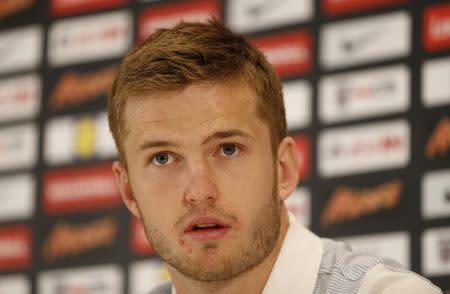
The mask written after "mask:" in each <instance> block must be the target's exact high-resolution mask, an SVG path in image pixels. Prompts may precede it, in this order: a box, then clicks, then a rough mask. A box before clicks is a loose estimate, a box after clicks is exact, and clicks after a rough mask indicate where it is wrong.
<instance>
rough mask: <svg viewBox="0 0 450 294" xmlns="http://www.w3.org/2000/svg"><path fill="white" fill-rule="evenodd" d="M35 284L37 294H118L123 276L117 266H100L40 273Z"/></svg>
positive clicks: (120, 291)
mask: <svg viewBox="0 0 450 294" xmlns="http://www.w3.org/2000/svg"><path fill="white" fill-rule="evenodd" d="M37 283H38V285H37V289H38V293H46V294H60V293H95V294H120V293H122V287H123V283H124V276H123V273H122V270H121V269H120V267H119V266H117V265H102V266H92V267H81V268H72V269H65V270H53V271H47V272H42V273H40V274H39V276H38V281H37Z"/></svg>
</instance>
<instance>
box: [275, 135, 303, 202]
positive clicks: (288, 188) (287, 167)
mask: <svg viewBox="0 0 450 294" xmlns="http://www.w3.org/2000/svg"><path fill="white" fill-rule="evenodd" d="M297 160H298V159H297V147H296V145H295V141H294V140H293V139H292V138H291V137H285V138H284V139H283V140H282V141H281V143H280V144H279V145H278V151H277V170H278V195H279V197H280V199H281V200H286V199H287V198H288V197H289V196H290V195H291V194H292V193H293V192H294V190H295V189H296V188H297V184H298V181H299V167H298V161H297Z"/></svg>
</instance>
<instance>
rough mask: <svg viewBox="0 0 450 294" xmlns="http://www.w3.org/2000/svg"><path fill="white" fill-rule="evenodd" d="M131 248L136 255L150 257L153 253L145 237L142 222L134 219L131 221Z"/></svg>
mask: <svg viewBox="0 0 450 294" xmlns="http://www.w3.org/2000/svg"><path fill="white" fill-rule="evenodd" d="M131 248H133V251H134V252H135V253H136V254H138V255H152V254H153V253H154V251H153V248H152V246H151V244H150V242H149V241H148V239H147V236H146V235H145V231H144V226H143V225H142V222H141V221H140V220H139V219H137V218H135V217H132V219H131Z"/></svg>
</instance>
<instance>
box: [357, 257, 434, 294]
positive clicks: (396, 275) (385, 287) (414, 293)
mask: <svg viewBox="0 0 450 294" xmlns="http://www.w3.org/2000/svg"><path fill="white" fill-rule="evenodd" d="M360 293H382V294H395V293H408V294H428V293H429V294H440V293H442V291H441V290H440V289H439V288H438V287H436V286H435V285H433V284H432V283H431V282H430V281H428V280H427V279H425V278H424V277H422V276H419V275H417V274H415V273H413V272H410V271H406V272H397V271H392V270H391V269H389V268H387V267H386V266H384V265H383V264H381V263H380V264H378V265H376V266H375V267H373V268H372V269H370V271H368V272H367V274H366V275H365V277H364V279H363V281H362V284H361V288H360Z"/></svg>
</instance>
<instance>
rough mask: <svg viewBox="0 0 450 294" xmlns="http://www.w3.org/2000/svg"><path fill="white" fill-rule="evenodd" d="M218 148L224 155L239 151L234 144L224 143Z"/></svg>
mask: <svg viewBox="0 0 450 294" xmlns="http://www.w3.org/2000/svg"><path fill="white" fill-rule="evenodd" d="M220 150H221V153H222V155H225V156H233V155H236V154H237V153H238V152H239V149H238V147H237V146H236V145H234V144H225V145H223V146H222V147H221V148H220Z"/></svg>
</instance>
